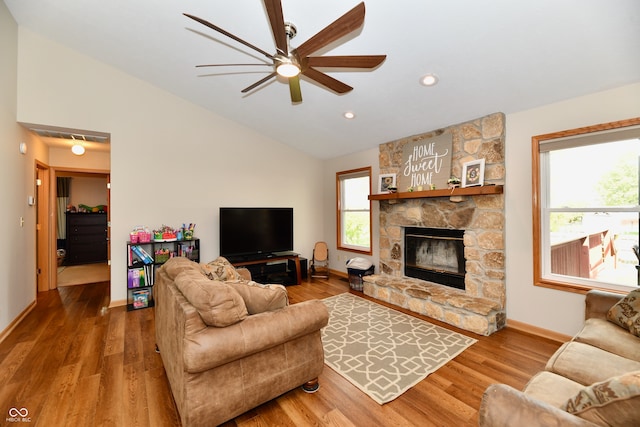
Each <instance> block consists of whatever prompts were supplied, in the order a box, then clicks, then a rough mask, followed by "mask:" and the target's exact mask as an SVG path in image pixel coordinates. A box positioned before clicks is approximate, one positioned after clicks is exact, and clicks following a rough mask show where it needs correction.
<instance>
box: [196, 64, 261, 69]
mask: <svg viewBox="0 0 640 427" xmlns="http://www.w3.org/2000/svg"><path fill="white" fill-rule="evenodd" d="M261 65H266V66H268V67H273V64H265V63H258V64H201V65H196V68H201V67H244V66H251V67H253V66H261Z"/></svg>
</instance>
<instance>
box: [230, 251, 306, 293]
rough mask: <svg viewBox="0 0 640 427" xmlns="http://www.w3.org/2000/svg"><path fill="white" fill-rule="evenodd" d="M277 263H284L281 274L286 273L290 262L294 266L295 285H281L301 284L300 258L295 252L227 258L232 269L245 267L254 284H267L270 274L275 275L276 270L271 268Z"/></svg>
mask: <svg viewBox="0 0 640 427" xmlns="http://www.w3.org/2000/svg"><path fill="white" fill-rule="evenodd" d="M277 261H285V263H284V270H282V272H284V273H286V272H287V266H288V265H289V261H291V262H292V263H293V265H294V269H295V272H293V273H294V280H295V283H283V284H285V285H286V284H295V285H299V284H300V283H302V269H301V268H300V256H299V254H297V253H295V252H273V253H268V254H266V253H265V254H256V255H248V256H243V257H232V258H229V262H230V263H231V264H233V266H234V267H246V268H247V269H248V270H249V271H250V272H251V277H252V278H253V280H255V281H256V282H261V283H269V282H271V281H270V280H268V277H269V275H270V273H275V272H276V271H277V269H276V268H275V267H274V270H273V271H272V270H271V266H273V265H275V264H282V263H277Z"/></svg>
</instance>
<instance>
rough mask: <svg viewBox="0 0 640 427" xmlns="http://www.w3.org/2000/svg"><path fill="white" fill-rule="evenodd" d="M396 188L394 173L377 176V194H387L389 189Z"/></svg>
mask: <svg viewBox="0 0 640 427" xmlns="http://www.w3.org/2000/svg"><path fill="white" fill-rule="evenodd" d="M395 186H396V174H395V173H383V174H380V175H379V176H378V193H388V192H389V187H395Z"/></svg>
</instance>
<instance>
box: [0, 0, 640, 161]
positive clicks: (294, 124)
mask: <svg viewBox="0 0 640 427" xmlns="http://www.w3.org/2000/svg"><path fill="white" fill-rule="evenodd" d="M4 2H5V3H6V5H7V6H8V8H9V10H10V11H11V13H12V15H13V16H14V18H15V20H16V21H17V22H18V24H19V25H20V26H24V27H27V28H29V29H30V30H32V31H34V32H36V33H39V34H41V35H43V36H45V37H46V38H49V39H51V40H54V41H57V42H59V43H62V44H64V45H67V46H69V47H71V48H73V49H75V50H78V51H80V52H82V53H84V54H86V55H88V56H91V57H94V58H96V59H98V60H100V61H102V62H104V63H107V64H110V65H112V66H115V67H117V68H119V69H121V70H123V71H125V72H127V73H129V74H131V75H134V76H136V77H139V78H141V79H144V80H146V81H148V82H150V83H152V84H154V85H156V86H158V87H161V88H163V89H165V90H167V91H169V92H171V93H173V94H176V95H178V96H180V97H182V98H185V99H187V100H190V101H192V102H193V103H195V104H198V105H201V106H203V107H205V108H208V109H210V110H211V111H214V112H216V113H218V114H220V115H222V116H225V117H228V118H230V119H232V120H235V121H237V122H239V123H242V124H244V125H246V126H249V127H251V128H253V129H255V130H256V131H258V132H260V133H262V134H265V135H268V136H271V137H272V138H273V139H276V140H279V141H281V142H283V143H285V144H288V145H290V146H292V147H296V148H298V149H300V150H302V151H305V152H308V153H309V154H311V155H313V156H315V157H318V158H322V159H327V158H333V157H337V156H340V155H344V154H348V153H352V152H357V151H360V150H363V149H367V148H372V147H375V146H377V145H378V144H380V143H384V142H387V141H391V140H394V139H398V138H402V137H405V136H408V135H412V134H417V133H423V132H427V131H431V130H435V129H439V128H442V127H445V126H448V125H452V124H456V123H460V122H464V121H467V120H471V119H474V118H477V117H480V116H483V115H486V114H489V113H494V112H498V111H501V112H504V113H507V114H508V113H513V112H517V111H522V110H526V109H530V108H533V107H536V106H540V105H544V104H548V103H552V102H556V101H560V100H563V99H567V98H572V97H576V96H580V95H584V94H588V93H592V92H597V91H600V90H606V89H610V88H614V87H618V86H621V85H626V84H630V83H634V82H638V81H640V1H638V0H562V1H558V0H527V1H513V0H440V1H434V0H396V1H390V0H366V1H365V5H366V17H365V23H364V26H363V27H362V29H361V31H359V32H356V33H355V34H354V35H352V36H347V37H345V38H344V39H342V40H341V42H342V43H335V44H334V45H332V47H333V49H332V50H330V52H331V54H332V55H367V54H386V55H387V59H386V61H385V62H384V63H383V64H382V65H381V66H380V67H379V68H377V69H375V70H373V71H358V72H354V71H347V72H333V71H331V70H329V71H327V73H328V74H330V75H331V76H333V77H334V78H337V79H338V80H340V81H343V82H344V83H347V84H348V85H350V86H353V87H354V90H353V91H352V92H350V93H347V94H345V95H336V94H335V93H333V92H330V91H328V90H326V89H324V88H321V87H319V86H317V85H316V84H314V83H311V82H310V81H308V80H304V78H303V80H302V83H301V87H302V96H303V99H304V100H303V102H302V103H301V104H297V105H292V104H291V101H290V98H289V88H288V85H287V84H286V83H284V82H280V81H275V80H272V82H271V83H270V84H267V85H265V86H263V87H261V88H260V89H258V90H256V91H254V92H253V93H250V94H249V95H244V94H241V93H240V91H241V90H242V89H244V88H245V87H247V86H249V85H251V84H252V83H254V82H256V81H258V80H259V79H261V78H262V77H264V76H266V75H267V72H268V71H270V68H268V67H264V66H263V67H258V66H257V67H255V68H253V67H242V68H240V67H229V68H223V69H220V68H207V69H202V68H199V69H196V68H195V65H197V64H208V63H219V62H220V63H237V62H242V63H246V62H252V63H254V62H259V61H261V60H263V58H264V57H261V56H260V54H257V53H256V52H254V51H252V50H250V49H248V48H246V47H244V46H242V45H240V44H238V43H237V42H234V41H233V40H231V39H228V38H226V37H224V36H222V35H220V34H218V33H216V32H214V31H212V30H210V29H208V28H207V27H205V26H203V25H201V24H199V23H197V22H195V21H192V20H191V19H189V18H187V17H185V16H183V15H182V13H190V14H193V15H196V16H198V17H201V18H203V19H205V20H208V21H210V22H212V23H214V24H216V25H218V26H219V27H222V28H223V29H225V30H227V31H229V32H231V33H233V34H235V35H236V36H238V37H240V38H243V39H244V40H246V41H248V42H249V43H252V44H254V45H256V46H258V47H260V48H261V49H264V50H266V51H268V52H273V53H275V47H274V42H273V38H272V35H271V30H270V27H269V22H268V18H267V16H266V12H265V8H264V6H263V3H262V2H261V1H260V0H233V1H232V0H226V1H212V0H187V1H178V0H111V1H104V0H100V1H98V0H82V1H79V0H29V1H25V0H4ZM357 3H358V0H349V1H344V0H304V1H303V0H298V1H294V0H282V7H283V10H284V19H285V21H291V22H293V23H294V24H295V25H296V26H297V29H298V35H297V37H296V38H295V39H293V41H292V42H291V45H292V47H296V46H298V45H299V44H301V43H302V42H304V41H306V40H307V39H308V38H310V37H311V36H313V35H314V34H315V33H317V32H318V31H320V30H321V29H322V28H324V27H325V26H326V25H328V24H329V23H331V22H333V21H334V20H335V19H337V18H338V17H340V16H341V15H342V14H344V13H345V12H347V11H348V10H350V9H351V8H352V7H354V6H355V5H356V4H357ZM328 52H329V51H328V50H324V51H322V52H320V53H322V54H326V53H328ZM323 71H326V70H323ZM426 73H435V74H437V75H438V76H439V78H440V83H439V84H438V85H437V86H435V87H431V88H428V87H424V86H421V85H420V84H419V83H418V80H419V78H420V77H421V76H422V75H424V74H426ZM345 111H353V112H355V114H356V119H355V120H351V121H348V120H345V119H344V118H343V116H342V114H343V113H344V112H345ZM50 125H56V124H55V123H50Z"/></svg>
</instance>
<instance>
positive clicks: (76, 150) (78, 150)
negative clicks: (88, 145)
mask: <svg viewBox="0 0 640 427" xmlns="http://www.w3.org/2000/svg"><path fill="white" fill-rule="evenodd" d="M71 152H72V153H73V154H75V155H76V156H82V155H83V154H84V147H83V146H82V145H81V144H73V145H72V146H71Z"/></svg>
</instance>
